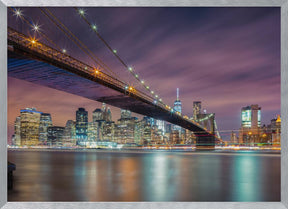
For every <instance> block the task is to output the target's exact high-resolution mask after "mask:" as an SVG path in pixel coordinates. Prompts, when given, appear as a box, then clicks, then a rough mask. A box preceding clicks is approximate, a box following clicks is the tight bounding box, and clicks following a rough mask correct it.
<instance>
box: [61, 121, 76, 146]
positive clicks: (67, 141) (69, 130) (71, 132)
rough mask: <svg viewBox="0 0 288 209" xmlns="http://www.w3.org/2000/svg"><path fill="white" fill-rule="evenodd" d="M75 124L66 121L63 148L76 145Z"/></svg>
mask: <svg viewBox="0 0 288 209" xmlns="http://www.w3.org/2000/svg"><path fill="white" fill-rule="evenodd" d="M75 125H76V122H75V121H74V120H68V121H67V122H66V125H65V129H64V133H63V140H62V141H63V146H66V147H71V146H75V145H76V127H75Z"/></svg>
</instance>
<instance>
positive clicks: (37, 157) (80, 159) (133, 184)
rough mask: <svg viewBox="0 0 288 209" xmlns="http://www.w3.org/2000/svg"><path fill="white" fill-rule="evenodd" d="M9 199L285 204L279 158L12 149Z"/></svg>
mask: <svg viewBox="0 0 288 209" xmlns="http://www.w3.org/2000/svg"><path fill="white" fill-rule="evenodd" d="M8 160H9V161H10V162H13V163H15V164H16V171H14V181H15V183H14V189H13V190H12V191H9V192H8V201H280V187H281V183H280V160H281V158H280V154H271V153H270V154H269V153H257V152H256V153H255V152H244V153H243V152H233V153H219V152H199V153H198V152H192V153H181V152H161V151H158V152H103V151H98V152H59V151H52V152H51V151H49V152H48V151H8Z"/></svg>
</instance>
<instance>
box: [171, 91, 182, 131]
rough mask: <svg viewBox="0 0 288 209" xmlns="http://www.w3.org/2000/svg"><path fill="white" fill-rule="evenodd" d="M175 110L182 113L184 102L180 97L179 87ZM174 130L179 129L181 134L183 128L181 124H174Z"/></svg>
mask: <svg viewBox="0 0 288 209" xmlns="http://www.w3.org/2000/svg"><path fill="white" fill-rule="evenodd" d="M173 109H174V111H176V112H179V113H182V103H181V101H180V99H179V88H177V98H176V101H175V102H174V107H173ZM173 130H177V131H179V134H181V132H182V128H181V127H180V126H177V125H174V127H173Z"/></svg>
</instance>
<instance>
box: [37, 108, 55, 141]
mask: <svg viewBox="0 0 288 209" xmlns="http://www.w3.org/2000/svg"><path fill="white" fill-rule="evenodd" d="M51 126H52V119H51V115H50V114H49V113H42V114H41V116H40V125H39V142H40V143H41V144H46V143H47V139H48V138H47V134H48V132H47V128H48V127H51Z"/></svg>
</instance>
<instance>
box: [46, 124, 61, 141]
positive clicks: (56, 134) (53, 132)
mask: <svg viewBox="0 0 288 209" xmlns="http://www.w3.org/2000/svg"><path fill="white" fill-rule="evenodd" d="M47 133H48V134H47V144H48V145H50V146H62V144H63V141H62V140H63V134H64V127H60V126H50V127H48V128H47Z"/></svg>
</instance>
